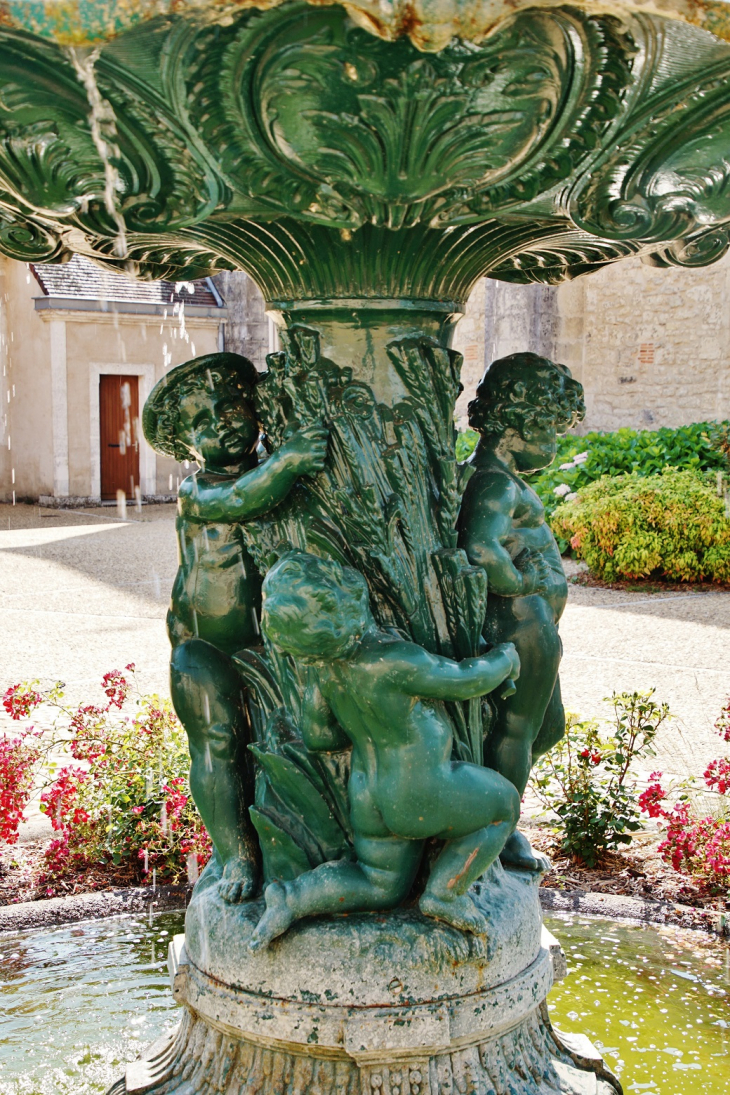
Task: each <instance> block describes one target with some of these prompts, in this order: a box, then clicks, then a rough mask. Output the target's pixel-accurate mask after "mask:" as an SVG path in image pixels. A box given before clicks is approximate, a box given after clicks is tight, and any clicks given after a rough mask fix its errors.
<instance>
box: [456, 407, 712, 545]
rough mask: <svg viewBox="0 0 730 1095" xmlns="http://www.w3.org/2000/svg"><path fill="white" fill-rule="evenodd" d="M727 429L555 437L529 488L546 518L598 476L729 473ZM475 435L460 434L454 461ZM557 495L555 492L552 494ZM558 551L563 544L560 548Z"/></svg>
mask: <svg viewBox="0 0 730 1095" xmlns="http://www.w3.org/2000/svg"><path fill="white" fill-rule="evenodd" d="M729 438H730V424H728V423H727V422H724V423H716V422H694V423H692V424H691V425H689V426H680V427H678V428H677V429H669V428H667V427H663V428H662V429H660V430H630V429H621V430H616V431H614V432H613V433H595V432H593V433H587V434H584V435H583V436H582V437H578V436H576V435H575V434H573V433H569V434H566V435H565V436H564V437H559V438H558V452H557V456H556V458H555V460H554V461H553V463H552V464H551V465H550V467H549V468H546V469H545V471H543V472H540V474H539V475H531V476H530V478H529V483H530V486H531V487H532V488H533V489H534V490H536V491H537V493H538V495H539V496H540V499H541V501H542V503H543V505H544V506H545V513H546V516H547V517H548V518H549V517H550V516H551V515H552V513H553V511H554V510H555V509H556V508H557V507H558V506H559V505H560V503H561V502H562V500H563V498H564V497H565V496H566V495H568V494H573V493H575V492H576V491H578V490H580V489H581V488H582V487H585V486H587V485H588V483H592V482H594V481H595V480H596V479H600V478H601V477H602V476H604V475H620V474H621V473H622V472H629V473H633V474H635V475H656V474H657V473H658V472H661V471H663V470H664V468H666V467H675V468H686V469H688V470H693V471H697V472H725V473H727V472H728V471H729V470H730V439H729ZM478 440H479V434H478V433H477V432H476V431H475V430H463V431H462V432H461V433H459V435H458V438H457V441H456V459H457V460H459V461H463V460H467V459H468V458H469V456H471V454H472V452H473V451H474V448H475V446H476V443H477V441H478ZM556 490H557V493H556ZM560 546H561V548H563V549H564V547H565V546H567V545H563V544H561V545H560Z"/></svg>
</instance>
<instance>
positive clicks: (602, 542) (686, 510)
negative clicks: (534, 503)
mask: <svg viewBox="0 0 730 1095" xmlns="http://www.w3.org/2000/svg"><path fill="white" fill-rule="evenodd" d="M550 524H551V525H552V527H553V529H554V531H555V534H556V535H557V536H558V537H561V538H562V539H565V540H568V541H569V542H570V545H571V547H572V548H573V551H574V552H575V554H576V555H577V556H578V558H580V559H584V560H585V561H586V563H587V564H588V566H589V567H590V569H591V571H592V572H593V573H594V574H597V575H598V576H600V577H601V578H604V579H606V580H607V581H614V580H616V579H617V578H646V577H648V576H649V575H655V576H662V577H665V578H669V579H672V580H674V581H682V582H689V581H699V580H703V579H705V580H709V581H713V582H729V581H730V520H728V517H727V514H726V512H725V503H724V501H723V499H722V498H719V497H718V496H717V492H716V490H715V489H714V488H713V487H712V486H711V485H710V484H709V483H707V482H706V481H703V479H702V477H701V476H700V475H698V474H696V473H695V472H692V471H680V470H678V469H676V468H667V469H666V470H665V471H664V472H662V473H661V474H660V475H647V476H638V475H618V476H604V477H603V478H601V479H598V480H597V481H596V482H594V483H590V484H589V485H588V486H586V487H583V488H582V489H581V490H580V492H579V494H578V497H577V498H576V499H574V500H573V501H571V502H565V503H563V504H562V505H561V506H559V507H558V508H557V509H556V510H555V512H554V513H553V515H552V518H551V521H550Z"/></svg>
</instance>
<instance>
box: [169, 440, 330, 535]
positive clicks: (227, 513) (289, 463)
mask: <svg viewBox="0 0 730 1095" xmlns="http://www.w3.org/2000/svg"><path fill="white" fill-rule="evenodd" d="M326 452H327V430H325V429H324V428H321V427H319V426H309V427H307V428H306V429H303V430H299V431H298V432H297V433H296V434H294V436H293V437H291V438H290V439H289V441H287V442H286V443H285V444H284V445H282V446H281V448H280V449H277V451H276V452H275V453H273V454H272V455H271V456H270V457H269V458H268V460H266V461H265V462H264V463H263V464H259V466H258V467H255V468H251V469H250V470H249V471H246V472H244V473H243V474H242V475H240V476H239V477H238V479H234V480H224V479H221V480H218V481H216V480H214V479H208V478H202V477H201V476H191V477H190V480H186V481H185V483H186V484H188V486H187V489H186V490H185V491H182V490H181V493H180V505H181V510H182V512H183V513H184V515H185V516H187V517H192V518H194V519H197V520H199V521H231V522H233V521H250V520H251V519H252V518H254V517H260V516H261V515H262V514H264V513H268V511H269V510H271V509H273V508H274V506H277V505H278V504H279V502H282V501H283V500H284V498H286V496H287V494H288V493H289V491H290V490H291V488H292V487H293V486H294V483H295V482H296V481H297V479H298V478H299V476H300V475H309V474H313V473H315V472H318V471H321V470H322V468H323V467H324V459H325V455H326ZM183 485H185V484H183Z"/></svg>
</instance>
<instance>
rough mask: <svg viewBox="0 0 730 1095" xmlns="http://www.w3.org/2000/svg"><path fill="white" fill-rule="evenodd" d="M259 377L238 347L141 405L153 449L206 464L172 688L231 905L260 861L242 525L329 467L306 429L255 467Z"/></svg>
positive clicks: (191, 531)
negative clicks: (246, 695)
mask: <svg viewBox="0 0 730 1095" xmlns="http://www.w3.org/2000/svg"><path fill="white" fill-rule="evenodd" d="M257 379H258V373H257V372H256V369H255V367H254V365H253V364H252V363H251V362H250V361H248V360H247V359H246V358H244V357H240V356H239V355H238V354H227V353H220V354H208V355H206V356H204V357H198V358H194V359H193V360H192V361H188V362H186V363H185V364H183V365H179V366H177V368H175V369H172V370H171V371H170V372H169V373H167V374H166V375H165V376H164V377H163V378H162V380H161V381H160V382H159V383H158V384H157V385H156V386H155V387H154V389H153V390H152V393H151V394H150V397H149V399H148V400H147V403H146V405H145V408H144V414H143V427H144V433H145V437H146V438H147V440H148V441H149V443H150V445H152V447H153V448H155V449H156V450H157V451H158V452H161V453H165V454H166V455H169V456H173V457H174V458H175V459H176V460H194V461H197V463H198V466H199V470H197V471H195V472H193V473H192V475H190V476H188V478H187V479H185V480H184V481H183V483H182V484H181V485H180V490H179V497H178V518H177V538H178V556H179V566H178V571H177V576H176V578H175V583H174V585H173V589H172V599H171V604H170V610H169V612H168V614H167V627H168V633H169V636H170V642H171V643H172V648H173V649H172V657H171V662H170V688H171V694H172V701H173V704H174V707H175V710H176V712H177V714H178V716H179V718H180V721H181V722H182V724H183V726H184V727H185V730H186V732H187V735H188V742H189V747H190V756H191V762H192V763H191V769H190V789H191V791H192V795H193V798H194V800H195V804H196V806H197V807H198V810H199V811H200V815H201V817H202V818H203V821H204V822H205V826H206V828H207V830H208V833H209V834H210V837H211V840H212V841H213V845H214V847H215V850H216V853H217V856H218V858H219V859H220V861H221V862H222V866H223V873H222V877H221V881H220V890H221V894H222V896H223V897H224V898H225V899H226V900H228V901H234V902H235V901H241V900H243V899H244V898H246V897H250V896H251V895H252V893H253V891H254V889H255V886H256V883H257V863H258V842H257V839H256V835H255V833H254V831H253V828H252V826H251V821H250V818H249V815H248V806H249V805H251V803H252V802H253V788H252V786H251V780H250V776H249V774H248V773H249V771H250V765H249V764H248V755H247V753H246V748H245V747H246V745H247V744H248V730H247V723H246V719H245V715H244V712H243V707H242V701H241V689H242V685H241V678H240V675H239V674H238V672H237V670H236V668H235V664H234V663H233V661H232V659H231V655H232V654H234V653H236V652H237V651H239V650H241V649H243V648H244V647H247V646H252V645H256V644H257V643H259V642H260V637H259V619H258V618H259V613H260V608H261V578H260V576H259V574H258V572H257V570H256V567H255V565H254V562H253V560H252V558H251V556H250V555H249V553H248V552H247V550H246V547H245V545H244V541H243V537H242V533H241V527H240V526H241V523H242V522H244V521H247V520H251V519H252V518H254V517H259V516H260V515H261V514H263V513H266V512H267V511H268V510H270V509H272V508H273V507H274V506H276V505H277V504H278V503H279V502H281V501H282V500H283V499H284V498H285V497H286V495H287V493H288V492H289V490H290V489H291V488H292V486H293V485H294V483H295V482H296V480H297V478H298V477H299V476H301V475H312V474H314V473H316V472H318V471H321V470H322V468H323V466H324V460H325V454H326V447H327V431H326V430H325V429H320V428H318V427H309V428H308V429H304V430H300V431H299V432H298V433H295V434H294V435H293V436H292V437H291V438H290V439H289V440H288V441H287V442H286V443H285V444H284V445H282V446H281V447H280V448H279V449H278V450H277V451H276V452H275V453H273V455H272V456H270V457H269V458H268V459H267V460H266V461H265V462H264V463H263V464H259V463H258V458H257V455H256V448H257V444H258V440H259V433H260V431H259V423H258V421H257V418H256V411H255V409H254V403H253V390H254V386H255V384H256V382H257Z"/></svg>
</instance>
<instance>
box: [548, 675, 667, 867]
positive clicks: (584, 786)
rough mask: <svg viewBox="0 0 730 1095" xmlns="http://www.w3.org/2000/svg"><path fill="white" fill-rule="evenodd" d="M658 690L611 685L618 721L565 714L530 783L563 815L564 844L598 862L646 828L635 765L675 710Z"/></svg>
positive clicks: (591, 863) (577, 854) (580, 857)
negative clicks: (608, 724)
mask: <svg viewBox="0 0 730 1095" xmlns="http://www.w3.org/2000/svg"><path fill="white" fill-rule="evenodd" d="M653 695H654V691H653V689H652V690H651V691H650V692H631V693H629V692H622V693H619V694H617V693H614V694H613V695H612V697H611V699H610V700H606V702H607V703H610V704H611V705H612V707H613V727H612V730H611V732H607V731H606V728H605V727H601V726H600V725H599V723H598V722H597V721H596V720H594V719H585V720H580V719H578V717H577V716H576V715H568V718H567V726H566V732H565V737H564V738H563V739H562V741H561V742H560V743H559V744H558V745H556V746H555V748H554V749H552V750H550V752H548V753H546V754H545V755H544V756H542V757H540V759H539V760H538V762H537V764H536V765H535V768H534V770H533V774H532V786H533V789H534V791H535V793H536V794H537V796H538V798H539V799H540V801H541V802H542V804H543V806H545V807H546V808H547V809H549V810H551V811H553V812H554V813H555V814H557V816H558V819H559V820H558V823H557V826H556V834H557V835H558V837H559V840H560V848H561V851H563V852H564V853H565V854H567V855H570V856H572V857H573V858H574V859H575V860H577V861H579V862H582V863H585V864H587V866H589V867H595V866H596V864H597V863H600V862H601V860H602V859H603V857H604V856H605V854H606V852H607V851H608V850H609V849H612V848H617V847H619V846H620V845H621V844H628V843H630V842H631V838H632V834H633V833H635V832H636V831H637V830H638V829H640V828H641V821H640V816H641V815H640V806H639V794H638V787H637V783H636V777H635V776H634V774H633V772H632V765H633V764H634V762H635V761H636V760H640V759H643V758H644V757H646V756H654V749H653V742H654V739H655V738H656V734H657V731H658V729H659V727H660V726H661V725H662V723H663V722H665V721H666V720H667V719H668V718H670V714H669V708H668V707H667V705H666V704H657V703H655V702H654V700H653V698H652V697H653Z"/></svg>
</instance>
